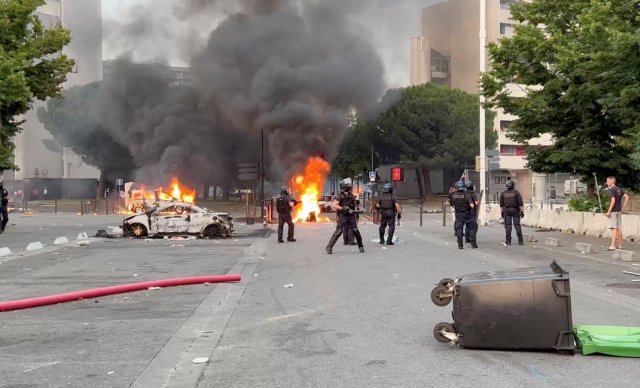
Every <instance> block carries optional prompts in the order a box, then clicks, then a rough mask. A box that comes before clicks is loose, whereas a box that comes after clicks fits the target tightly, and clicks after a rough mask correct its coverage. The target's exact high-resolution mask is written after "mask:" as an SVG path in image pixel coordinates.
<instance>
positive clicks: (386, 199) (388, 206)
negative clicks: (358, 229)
mask: <svg viewBox="0 0 640 388" xmlns="http://www.w3.org/2000/svg"><path fill="white" fill-rule="evenodd" d="M376 208H377V209H378V210H380V229H379V230H378V232H379V234H380V245H384V230H385V228H386V227H387V226H389V233H388V235H387V245H394V244H393V233H394V232H395V231H396V215H397V216H398V219H401V218H402V213H401V212H400V204H398V200H397V199H396V197H395V195H393V184H391V183H387V184H385V185H384V187H383V189H382V197H380V201H379V202H378V203H377V204H376Z"/></svg>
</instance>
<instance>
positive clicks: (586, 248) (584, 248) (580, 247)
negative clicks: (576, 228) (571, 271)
mask: <svg viewBox="0 0 640 388" xmlns="http://www.w3.org/2000/svg"><path fill="white" fill-rule="evenodd" d="M573 249H575V250H576V251H578V252H583V253H596V248H594V246H593V245H591V244H583V243H577V244H576V246H575V247H574V248H573Z"/></svg>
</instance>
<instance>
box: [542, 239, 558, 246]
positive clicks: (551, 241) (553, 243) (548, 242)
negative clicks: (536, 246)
mask: <svg viewBox="0 0 640 388" xmlns="http://www.w3.org/2000/svg"><path fill="white" fill-rule="evenodd" d="M544 245H549V246H551V247H561V246H562V242H561V241H560V240H559V239H557V238H551V237H549V238H547V239H545V240H544Z"/></svg>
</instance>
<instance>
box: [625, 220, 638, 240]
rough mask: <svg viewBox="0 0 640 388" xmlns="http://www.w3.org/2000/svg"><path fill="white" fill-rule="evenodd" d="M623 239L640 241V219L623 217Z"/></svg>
mask: <svg viewBox="0 0 640 388" xmlns="http://www.w3.org/2000/svg"><path fill="white" fill-rule="evenodd" d="M622 237H623V238H624V239H625V240H627V241H631V240H633V241H640V217H639V216H632V215H629V214H623V215H622Z"/></svg>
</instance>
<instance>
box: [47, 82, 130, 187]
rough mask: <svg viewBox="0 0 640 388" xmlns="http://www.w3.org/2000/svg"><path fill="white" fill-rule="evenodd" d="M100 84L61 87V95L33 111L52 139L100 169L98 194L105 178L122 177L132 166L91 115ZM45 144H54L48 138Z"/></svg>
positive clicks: (126, 154)
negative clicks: (65, 88) (68, 87)
mask: <svg viewBox="0 0 640 388" xmlns="http://www.w3.org/2000/svg"><path fill="white" fill-rule="evenodd" d="M100 85H101V82H93V83H90V84H87V85H84V86H76V87H73V88H71V89H68V90H65V91H64V92H62V97H63V98H56V99H51V100H49V101H47V103H46V105H45V106H44V107H40V108H39V109H38V112H37V113H38V119H39V120H40V121H41V122H42V123H43V124H44V127H45V129H46V130H47V131H49V132H50V133H51V135H52V136H53V139H54V141H55V142H56V143H58V144H59V145H61V146H63V147H65V148H68V149H71V150H72V151H73V152H74V153H76V154H77V155H78V156H80V158H81V159H82V161H83V162H84V163H86V164H89V165H91V166H94V167H96V168H97V169H99V170H100V183H99V185H98V195H100V194H102V193H104V190H105V185H106V182H107V180H108V179H110V178H111V180H113V179H116V178H123V177H125V176H127V175H128V174H130V173H131V172H132V170H133V169H134V167H135V166H134V164H133V158H132V157H131V153H130V152H129V149H128V148H127V147H125V146H124V145H122V144H120V143H118V142H117V141H115V140H114V139H113V137H112V136H111V134H110V132H108V131H107V130H106V129H105V128H104V127H102V126H101V125H100V124H99V123H98V121H97V120H96V118H95V117H96V115H95V110H96V106H97V102H98V98H99V93H100ZM45 145H47V147H48V148H52V147H55V144H51V142H47V143H46V144H45ZM116 174H117V175H118V176H115V175H116Z"/></svg>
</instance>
